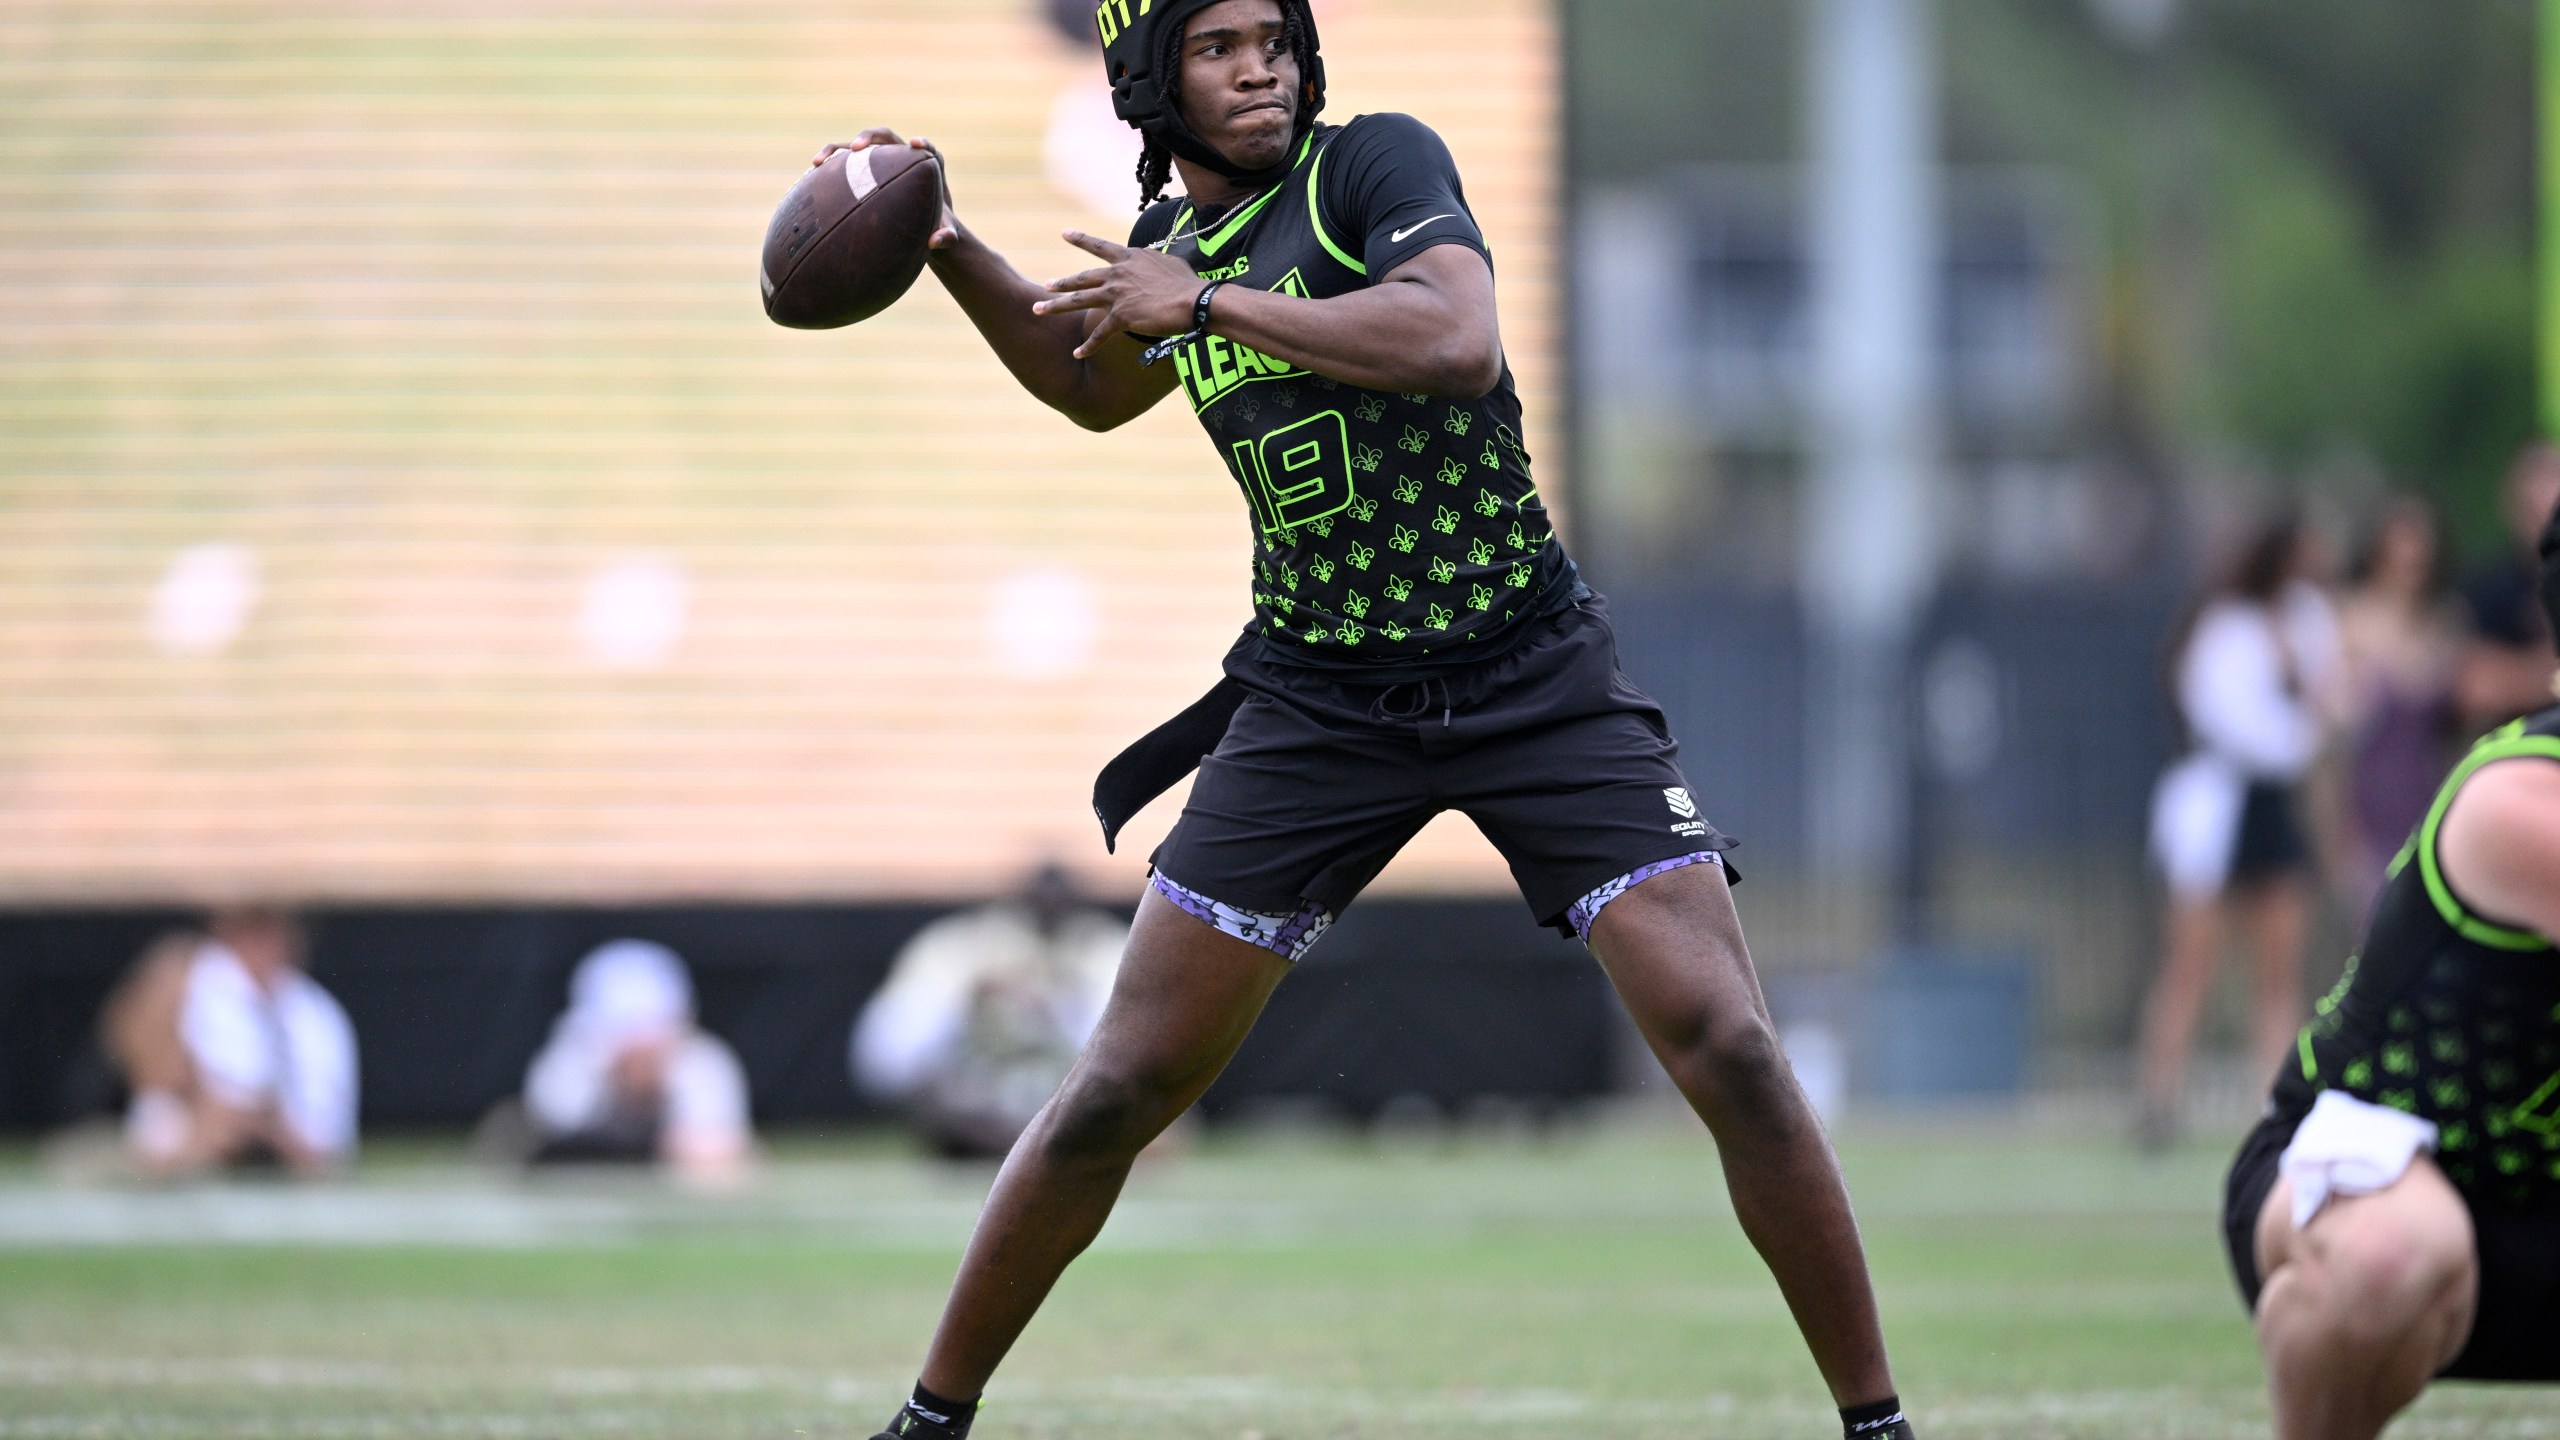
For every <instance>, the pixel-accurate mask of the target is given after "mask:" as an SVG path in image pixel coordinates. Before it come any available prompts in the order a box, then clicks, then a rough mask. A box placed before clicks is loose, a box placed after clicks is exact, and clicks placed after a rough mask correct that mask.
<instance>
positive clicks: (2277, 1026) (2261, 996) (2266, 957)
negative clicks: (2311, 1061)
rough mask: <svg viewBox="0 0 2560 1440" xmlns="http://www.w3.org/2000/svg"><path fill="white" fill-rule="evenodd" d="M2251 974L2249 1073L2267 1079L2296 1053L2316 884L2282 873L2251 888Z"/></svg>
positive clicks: (2247, 902)
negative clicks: (2294, 1043) (2313, 888)
mask: <svg viewBox="0 0 2560 1440" xmlns="http://www.w3.org/2000/svg"><path fill="white" fill-rule="evenodd" d="M2244 903H2245V905H2246V907H2247V908H2246V910H2245V912H2244V914H2245V920H2244V923H2245V924H2246V925H2247V927H2248V933H2249V948H2250V952H2251V953H2250V957H2249V958H2250V960H2251V962H2252V967H2253V968H2252V974H2251V979H2250V985H2249V994H2250V1006H2249V1075H2250V1078H2251V1080H2252V1081H2253V1082H2257V1083H2264V1081H2265V1079H2266V1077H2268V1076H2270V1075H2273V1074H2274V1073H2275V1072H2276V1067H2277V1066H2278V1065H2281V1064H2283V1063H2284V1059H2285V1057H2286V1056H2287V1055H2290V1054H2291V1053H2293V1041H2294V1036H2295V1035H2296V1034H2297V1033H2299V1032H2300V1031H2301V1029H2302V1022H2303V1021H2304V1020H2306V1019H2308V1018H2309V1017H2308V1016H2306V1015H2305V1014H2304V1013H2303V1006H2304V1004H2305V997H2304V995H2303V993H2302V952H2303V950H2304V948H2305V947H2306V946H2307V945H2308V944H2309V943H2310V937H2311V885H2310V882H2309V881H2307V880H2305V879H2304V878H2302V877H2301V876H2298V875H2278V876H2274V877H2272V878H2270V879H2268V880H2267V882H2266V883H2265V884H2263V885H2260V886H2257V887H2256V888H2254V889H2253V890H2251V891H2250V892H2248V895H2247V898H2246V900H2245V902H2244Z"/></svg>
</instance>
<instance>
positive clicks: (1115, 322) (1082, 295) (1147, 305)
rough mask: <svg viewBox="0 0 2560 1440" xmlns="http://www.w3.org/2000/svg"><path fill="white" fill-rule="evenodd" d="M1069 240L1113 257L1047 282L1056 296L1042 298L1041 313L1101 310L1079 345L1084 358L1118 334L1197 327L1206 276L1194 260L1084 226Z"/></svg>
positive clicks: (1034, 307)
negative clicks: (1116, 240)
mask: <svg viewBox="0 0 2560 1440" xmlns="http://www.w3.org/2000/svg"><path fill="white" fill-rule="evenodd" d="M1066 233H1067V243H1068V244H1070V245H1073V246H1075V247H1076V248H1077V249H1079V250H1082V251H1085V252H1086V253H1088V254H1091V255H1093V256H1095V257H1096V258H1098V259H1101V260H1104V261H1107V262H1109V263H1108V264H1106V265H1104V266H1103V268H1101V269H1099V270H1087V271H1084V272H1082V273H1081V274H1076V275H1070V276H1068V277H1067V278H1065V279H1063V280H1052V281H1050V282H1049V284H1048V286H1047V287H1046V288H1047V289H1048V291H1049V294H1050V295H1051V297H1053V298H1051V299H1047V300H1041V301H1036V302H1034V303H1033V305H1032V306H1031V309H1032V311H1033V312H1034V313H1036V314H1041V315H1056V314H1060V313H1062V312H1065V311H1069V310H1099V311H1101V312H1102V313H1101V315H1100V316H1099V317H1098V318H1097V319H1096V321H1095V323H1094V326H1093V329H1092V330H1091V331H1090V332H1088V333H1087V334H1086V335H1085V337H1084V343H1083V344H1081V345H1079V346H1077V347H1076V352H1075V353H1076V358H1077V359H1079V360H1082V359H1084V358H1086V357H1087V356H1090V355H1091V354H1092V353H1093V352H1094V351H1095V350H1097V349H1099V348H1100V347H1101V345H1102V342H1103V341H1105V340H1108V339H1110V338H1111V337H1112V336H1114V335H1121V334H1134V335H1180V334H1182V333H1183V332H1184V331H1187V330H1189V329H1190V328H1191V304H1192V302H1193V301H1195V300H1197V299H1199V298H1200V286H1201V283H1202V282H1201V279H1200V277H1199V276H1198V275H1196V274H1194V273H1192V269H1191V267H1190V266H1189V265H1186V264H1184V263H1183V262H1182V261H1180V260H1177V259H1175V258H1174V257H1172V256H1170V255H1167V254H1165V253H1164V252H1162V251H1160V250H1132V249H1130V248H1129V247H1128V246H1126V245H1114V244H1112V243H1111V242H1110V241H1108V240H1104V239H1102V238H1100V237H1098V236H1093V235H1087V234H1085V233H1084V232H1083V231H1081V230H1070V231H1068V232H1066Z"/></svg>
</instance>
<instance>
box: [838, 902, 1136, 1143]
mask: <svg viewBox="0 0 2560 1440" xmlns="http://www.w3.org/2000/svg"><path fill="white" fill-rule="evenodd" d="M1128 941H1129V926H1128V924H1127V922H1125V921H1123V920H1121V919H1119V918H1118V917H1116V916H1114V915H1112V914H1110V913H1109V912H1107V911H1104V910H1101V909H1098V908H1096V907H1094V906H1092V905H1090V904H1088V903H1086V902H1085V901H1084V900H1083V898H1082V897H1081V896H1079V895H1078V894H1077V892H1076V887H1075V882H1074V880H1073V879H1072V878H1071V877H1070V876H1069V875H1068V874H1067V872H1066V871H1065V870H1064V869H1062V868H1060V867H1059V866H1056V865H1048V866H1044V867H1042V868H1041V869H1040V870H1039V871H1038V872H1037V873H1035V874H1034V875H1032V876H1031V878H1030V880H1029V881H1028V882H1027V883H1026V884H1025V885H1024V887H1023V890H1022V893H1021V894H1020V895H1019V896H1018V897H1017V898H1015V899H1012V900H1004V901H998V902H996V903H994V904H991V905H983V906H979V907H978V908H976V909H971V910H964V911H961V912H960V913H958V914H956V915H951V916H947V917H945V918H943V919H941V920H937V921H935V922H934V923H933V924H931V925H928V926H926V927H925V928H924V929H923V930H921V931H919V932H918V933H917V935H916V937H915V938H914V939H913V940H910V941H908V942H907V946H906V948H905V949H904V950H901V951H900V952H898V958H897V962H896V963H895V964H894V965H893V966H891V967H890V971H889V978H888V981H887V982H886V983H885V984H883V985H882V986H881V988H880V992H879V994H877V995H875V996H873V997H872V1000H871V1003H870V1004H869V1005H868V1006H866V1007H865V1008H864V1010H863V1012H862V1017H861V1019H860V1020H859V1021H857V1022H856V1023H855V1025H854V1031H853V1047H852V1061H853V1075H854V1081H855V1083H856V1084H857V1085H858V1086H860V1087H861V1088H862V1089H863V1090H864V1091H865V1092H866V1093H868V1094H870V1095H871V1096H873V1097H874V1098H876V1099H879V1100H882V1101H885V1102H887V1103H889V1104H892V1105H895V1106H898V1107H899V1108H901V1109H903V1110H905V1111H907V1112H908V1114H909V1115H910V1116H912V1117H913V1119H914V1121H915V1123H916V1125H917V1127H918V1129H919V1130H920V1131H921V1133H922V1134H923V1136H924V1138H925V1140H926V1142H927V1143H929V1144H930V1145H932V1146H933V1148H934V1149H935V1150H936V1151H937V1152H939V1153H941V1154H943V1155H946V1156H950V1157H952V1158H955V1159H967V1158H994V1157H999V1156H1002V1155H1003V1154H1005V1152H1007V1151H1009V1150H1011V1149H1012V1148H1013V1142H1014V1140H1015V1139H1016V1138H1018V1137H1019V1136H1020V1135H1021V1134H1022V1131H1023V1128H1024V1127H1025V1126H1027V1125H1029V1124H1030V1123H1031V1117H1032V1116H1033V1115H1035V1114H1037V1113H1039V1110H1040V1107H1041V1106H1042V1105H1044V1104H1047V1103H1048V1100H1049V1097H1050V1096H1051V1095H1052V1094H1054V1093H1056V1091H1057V1088H1058V1082H1059V1081H1061V1080H1062V1079H1064V1078H1065V1077H1066V1073H1067V1067H1068V1066H1069V1065H1071V1064H1073V1063H1074V1062H1075V1058H1076V1053H1077V1052H1078V1051H1079V1050H1081V1049H1083V1048H1084V1042H1085V1040H1086V1039H1087V1037H1089V1036H1091V1035H1092V1034H1093V1027H1094V1025H1095V1023H1096V1022H1097V1021H1099V1020H1100V1019H1101V1018H1102V1006H1103V1002H1104V1001H1105V1000H1108V999H1109V998H1110V995H1111V982H1112V978H1113V977H1114V976H1115V975H1117V974H1118V973H1119V968H1120V951H1121V949H1122V947H1124V946H1125V945H1127V944H1128Z"/></svg>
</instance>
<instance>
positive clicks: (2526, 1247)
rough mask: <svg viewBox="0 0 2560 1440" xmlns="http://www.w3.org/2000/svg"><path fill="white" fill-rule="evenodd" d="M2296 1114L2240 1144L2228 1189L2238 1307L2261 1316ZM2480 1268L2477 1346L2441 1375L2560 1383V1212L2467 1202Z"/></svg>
mask: <svg viewBox="0 0 2560 1440" xmlns="http://www.w3.org/2000/svg"><path fill="white" fill-rule="evenodd" d="M2301 1123H2302V1117H2301V1116H2299V1115H2283V1114H2277V1115H2270V1116H2268V1117H2267V1118H2266V1119H2264V1120H2261V1121H2259V1122H2258V1126H2257V1128H2256V1129H2254V1130H2251V1131H2250V1132H2249V1138H2248V1139H2246V1140H2244V1141H2242V1142H2241V1143H2240V1154H2239V1158H2237V1159H2235V1160H2234V1161H2232V1163H2231V1176H2230V1178H2229V1179H2228V1180H2227V1181H2225V1182H2224V1184H2223V1187H2222V1241H2223V1245H2224V1247H2225V1248H2226V1249H2227V1250H2228V1251H2229V1252H2230V1256H2231V1273H2232V1275H2233V1277H2234V1278H2236V1279H2237V1280H2238V1281H2239V1282H2240V1298H2241V1300H2242V1301H2243V1302H2245V1303H2246V1305H2247V1306H2248V1309H2249V1312H2250V1313H2251V1314H2255V1313H2257V1309H2258V1291H2259V1289H2260V1288H2261V1287H2262V1286H2263V1285H2264V1284H2265V1283H2266V1280H2265V1277H2264V1276H2261V1275H2260V1274H2259V1273H2258V1212H2259V1211H2261V1210H2263V1209H2265V1208H2266V1204H2267V1196H2268V1195H2269V1194H2270V1193H2272V1192H2273V1191H2274V1190H2275V1188H2276V1162H2277V1161H2278V1160H2279V1159H2281V1158H2283V1156H2284V1147H2285V1146H2287V1145H2289V1144H2291V1143H2293V1132H2294V1128H2295V1127H2296V1126H2298V1125H2300V1124H2301ZM2462 1198H2463V1203H2464V1205H2465V1206H2467V1207H2468V1208H2469V1209H2470V1211H2471V1233H2472V1236H2473V1243H2474V1248H2475V1249H2476V1250H2477V1252H2478V1254H2479V1259H2480V1308H2479V1310H2478V1312H2477V1314H2476V1316H2475V1317H2474V1319H2473V1320H2472V1322H2471V1339H2470V1340H2469V1341H2468V1342H2467V1343H2466V1344H2464V1345H2463V1347H2462V1353H2461V1354H2459V1355H2457V1356H2455V1357H2453V1363H2452V1364H2450V1365H2447V1366H2446V1367H2445V1368H2444V1370H2443V1371H2442V1372H2441V1373H2442V1375H2443V1377H2444V1378H2445V1379H2448V1380H2526V1381H2552V1380H2560V1210H2523V1209H2516V1208H2512V1207H2507V1206H2499V1205H2490V1204H2484V1203H2483V1202H2481V1201H2479V1200H2476V1199H2473V1198H2472V1197H2471V1196H2468V1195H2465V1196H2464V1197H2462Z"/></svg>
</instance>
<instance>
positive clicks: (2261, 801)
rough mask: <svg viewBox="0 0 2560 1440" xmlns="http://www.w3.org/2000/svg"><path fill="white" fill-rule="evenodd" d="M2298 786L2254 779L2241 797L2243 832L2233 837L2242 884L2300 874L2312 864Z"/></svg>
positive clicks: (2234, 878) (2235, 878)
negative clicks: (2303, 823)
mask: <svg viewBox="0 0 2560 1440" xmlns="http://www.w3.org/2000/svg"><path fill="white" fill-rule="evenodd" d="M2299 806H2300V801H2299V798H2298V796H2297V794H2296V791H2295V787H2293V786H2291V785H2279V784H2277V783H2275V782H2274V781H2271V780H2252V781H2250V782H2249V788H2248V790H2247V791H2246V792H2245V793H2244V794H2243V795H2242V797H2241V800H2240V820H2239V833H2237V834H2236V835H2234V836H2233V837H2232V840H2231V874H2230V878H2229V879H2228V880H2227V881H2226V882H2225V883H2226V884H2227V885H2230V886H2233V887H2239V886H2244V885H2253V884H2258V883H2260V882H2263V881H2268V880H2278V879H2283V878H2285V877H2287V876H2293V875H2300V874H2303V873H2305V872H2307V871H2308V870H2310V868H2311V840H2310V837H2308V836H2307V835H2305V834H2304V833H2303V831H2302V816H2301V812H2300V808H2299Z"/></svg>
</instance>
